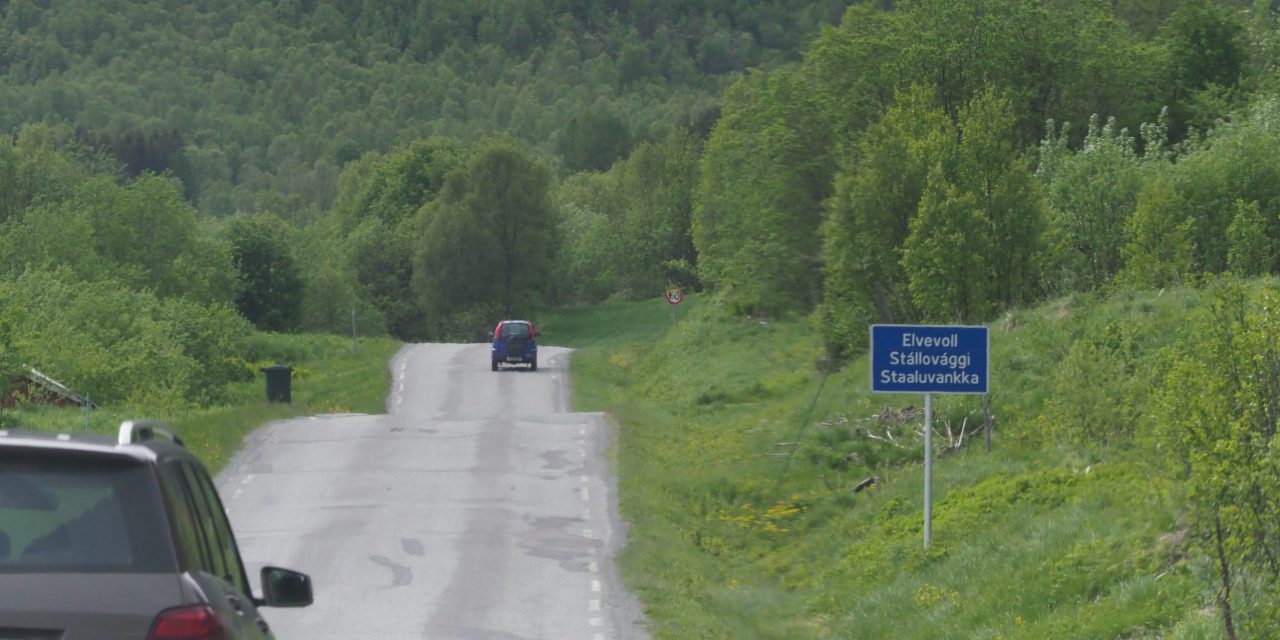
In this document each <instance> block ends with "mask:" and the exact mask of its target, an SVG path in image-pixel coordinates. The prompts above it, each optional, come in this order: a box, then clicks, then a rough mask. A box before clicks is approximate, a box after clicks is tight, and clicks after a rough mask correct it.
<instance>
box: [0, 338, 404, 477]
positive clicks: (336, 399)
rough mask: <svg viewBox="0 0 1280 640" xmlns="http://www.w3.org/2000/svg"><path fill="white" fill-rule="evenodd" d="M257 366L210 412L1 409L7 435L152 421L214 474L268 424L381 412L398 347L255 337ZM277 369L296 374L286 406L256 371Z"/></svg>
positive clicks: (106, 429)
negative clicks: (272, 398)
mask: <svg viewBox="0 0 1280 640" xmlns="http://www.w3.org/2000/svg"><path fill="white" fill-rule="evenodd" d="M250 348H251V350H252V352H253V353H254V357H255V358H260V359H261V362H260V363H258V364H255V365H253V366H252V367H250V368H251V369H252V371H253V375H251V376H250V379H248V380H245V381H243V382H238V383H235V384H233V385H232V386H231V387H230V389H229V390H228V393H227V398H226V399H225V400H224V401H223V402H221V403H219V404H216V405H213V406H209V407H189V406H184V407H135V406H106V407H101V408H99V409H98V410H95V411H93V412H88V413H86V412H84V411H81V410H79V409H67V408H53V407H23V408H19V409H15V410H6V411H5V412H4V415H3V418H4V420H3V424H4V425H6V426H7V427H9V428H26V429H36V430H42V431H58V432H75V431H90V432H94V433H101V434H107V435H114V434H115V432H116V429H117V428H118V427H119V425H120V422H121V421H123V420H129V419H138V418H153V419H160V420H163V421H165V422H168V423H169V424H170V425H172V426H173V428H174V430H175V431H177V432H178V433H179V434H180V435H181V436H182V437H183V439H184V440H185V441H186V446H187V447H188V448H189V449H190V450H191V451H192V452H194V453H195V454H196V455H197V456H199V457H200V458H201V459H202V460H204V462H205V464H207V465H208V466H209V468H210V470H212V471H214V472H216V471H218V470H220V469H221V468H222V467H223V465H225V464H226V463H227V462H228V461H229V460H230V459H231V457H232V456H233V455H234V454H235V453H236V452H237V451H238V450H239V449H240V447H241V445H242V443H243V440H244V437H245V436H246V435H248V434H249V433H250V432H252V431H253V430H255V429H257V428H258V427H260V426H263V425H265V424H267V423H268V422H271V421H273V420H282V419H286V418H293V417H298V416H306V415H316V414H324V413H382V412H383V411H384V406H385V403H386V397H387V390H388V389H389V388H390V384H391V382H390V381H391V372H390V369H389V360H390V359H391V356H392V355H394V354H395V352H396V350H397V349H399V348H400V343H399V342H396V341H393V340H386V339H362V340H360V341H359V343H358V344H357V345H356V348H355V349H353V348H352V344H351V339H350V338H340V337H335V336H322V335H285V334H260V335H258V336H256V337H255V338H254V339H253V343H252V344H251V345H250ZM275 363H283V364H288V365H290V366H292V367H293V368H294V371H293V379H292V383H291V394H290V395H291V401H292V402H291V404H288V405H284V404H278V403H268V402H267V401H266V387H265V382H264V376H263V374H261V373H258V372H257V370H258V368H260V367H261V366H264V365H267V364H275Z"/></svg>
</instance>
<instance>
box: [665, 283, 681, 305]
mask: <svg viewBox="0 0 1280 640" xmlns="http://www.w3.org/2000/svg"><path fill="white" fill-rule="evenodd" d="M666 296H667V304H680V303H681V302H682V301H684V292H683V291H681V290H680V287H670V288H668V289H667V293H666Z"/></svg>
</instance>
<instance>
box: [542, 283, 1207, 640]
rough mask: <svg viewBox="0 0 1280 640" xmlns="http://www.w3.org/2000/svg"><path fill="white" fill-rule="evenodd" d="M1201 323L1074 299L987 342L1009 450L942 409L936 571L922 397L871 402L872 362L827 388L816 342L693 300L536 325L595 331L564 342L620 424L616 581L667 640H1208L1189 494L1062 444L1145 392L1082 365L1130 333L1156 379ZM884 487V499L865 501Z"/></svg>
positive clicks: (1102, 368)
mask: <svg viewBox="0 0 1280 640" xmlns="http://www.w3.org/2000/svg"><path fill="white" fill-rule="evenodd" d="M1201 303H1202V301H1201V299H1200V296H1199V294H1197V293H1196V292H1194V291H1179V292H1171V293H1153V294H1149V295H1147V294H1143V295H1137V294H1131V295H1124V296H1120V297H1117V298H1115V299H1110V300H1102V299H1095V298H1086V297H1079V298H1072V299H1067V300H1061V301H1057V302H1055V303H1052V304H1049V305H1045V306H1043V307H1040V308H1036V309H1030V310H1025V311H1019V312H1016V313H1013V314H1010V315H1009V316H1007V317H1005V318H1003V319H1002V320H1001V321H1000V322H999V323H997V324H996V325H993V326H992V348H993V362H992V380H993V390H994V392H993V396H992V404H993V406H994V409H995V413H996V417H997V426H996V431H995V435H994V437H993V450H992V452H991V453H987V452H986V451H985V447H984V446H983V442H982V437H981V434H980V433H976V432H975V431H974V427H975V426H976V425H977V424H979V423H980V422H981V409H980V401H979V400H978V399H976V398H970V397H959V396H953V397H940V398H936V399H935V409H936V417H935V429H936V431H935V434H936V435H935V439H934V440H935V444H936V445H938V446H939V447H940V450H939V451H938V452H937V453H938V455H939V461H938V463H937V465H936V466H935V472H934V495H935V509H934V514H933V517H934V539H933V544H932V545H931V546H930V548H929V549H928V550H927V551H926V550H925V549H923V545H922V531H921V529H922V513H921V512H922V473H921V468H920V464H919V461H920V458H921V441H920V438H919V436H920V433H921V432H920V428H921V426H922V419H921V417H920V416H919V412H918V407H920V406H921V399H920V398H918V397H914V396H898V395H895V396H875V395H872V394H870V393H869V392H868V391H867V389H868V386H869V385H868V382H867V375H868V373H867V363H866V362H865V360H863V361H858V362H853V363H849V364H848V366H846V367H844V368H843V369H842V370H840V371H837V372H833V373H831V374H829V375H827V376H825V379H824V373H823V371H822V366H821V365H822V362H821V353H822V350H821V345H820V343H819V339H818V336H817V333H816V332H815V331H814V330H813V328H812V327H811V326H810V325H809V323H808V322H807V321H806V320H804V319H790V320H787V319H784V320H781V321H771V322H759V321H753V320H748V319H742V318H733V317H729V316H728V315H726V314H723V313H721V312H720V311H719V310H718V309H717V307H716V304H715V303H714V301H711V300H700V301H698V302H696V303H695V304H696V305H697V309H694V310H691V312H690V313H688V314H686V315H684V316H682V318H681V321H680V322H679V323H678V324H676V325H674V326H672V324H671V321H670V315H669V310H668V309H664V308H663V307H665V306H666V305H665V304H660V303H658V302H646V303H636V304H621V305H607V306H605V307H599V308H594V309H579V310H570V311H569V312H568V314H567V315H565V316H560V315H551V316H550V317H548V318H546V319H544V321H543V324H544V327H545V328H546V334H547V336H548V338H551V339H554V337H555V336H556V334H557V333H558V332H557V330H556V329H557V327H558V326H567V325H568V324H569V323H568V322H566V320H569V319H571V320H572V323H575V324H574V326H582V327H586V326H592V327H595V329H594V333H593V334H592V335H589V336H585V334H583V335H584V336H585V337H579V336H576V335H575V336H574V338H573V339H572V340H567V341H566V343H567V344H569V345H570V346H577V347H579V351H578V352H577V353H576V354H575V356H574V364H573V371H572V375H573V388H574V394H575V405H576V408H578V409H581V410H593V411H598V410H603V411H609V412H610V413H612V414H613V415H614V416H615V418H617V420H618V421H619V423H620V424H621V425H622V429H621V436H620V439H619V444H618V451H617V466H618V471H619V475H620V493H621V507H622V512H623V515H624V517H625V518H626V519H627V520H628V521H629V523H630V530H629V545H628V547H627V549H626V550H625V552H624V555H623V557H622V559H621V563H622V568H623V572H624V575H625V578H626V580H627V581H628V582H629V584H630V585H631V586H632V587H633V588H634V589H635V590H636V592H637V593H638V595H639V596H640V598H641V600H642V602H643V603H644V606H645V608H646V610H647V613H648V617H649V619H650V622H651V625H652V631H653V633H654V636H655V638H671V639H677V638H679V639H691V638H777V639H779V640H781V639H784V638H785V639H796V638H921V639H925V638H928V639H936V638H992V639H995V638H1005V639H1013V638H1027V639H1032V638H1079V639H1082V640H1083V639H1086V638H1087V639H1092V638H1180V639H1191V638H1217V637H1221V627H1220V622H1219V620H1218V619H1217V618H1216V617H1215V614H1214V606H1213V603H1214V591H1213V579H1212V573H1211V570H1210V568H1209V567H1208V566H1206V565H1205V564H1204V563H1203V562H1202V561H1200V560H1196V559H1195V557H1194V556H1193V555H1192V554H1190V553H1189V552H1188V550H1187V542H1186V532H1185V530H1184V525H1183V524H1182V523H1181V519H1182V517H1183V516H1184V505H1185V500H1186V495H1185V488H1184V487H1182V486H1181V484H1180V483H1179V482H1178V481H1177V480H1176V479H1175V478H1173V477H1172V476H1170V475H1169V474H1165V473H1163V472H1162V470H1161V469H1160V468H1159V464H1160V463H1159V462H1158V461H1157V460H1153V459H1149V457H1148V456H1147V455H1146V451H1147V450H1146V449H1145V448H1144V447H1145V444H1144V443H1142V442H1141V439H1140V438H1139V440H1138V443H1137V444H1135V445H1130V446H1116V445H1110V444H1107V443H1105V442H1099V441H1081V440H1080V439H1078V438H1075V437H1069V436H1067V435H1063V434H1061V433H1059V432H1058V430H1057V429H1056V428H1055V425H1057V424H1059V423H1061V422H1063V421H1068V420H1088V419H1090V417H1091V416H1090V415H1089V412H1090V411H1096V412H1099V413H1101V412H1112V413H1116V414H1119V415H1123V414H1124V411H1125V407H1124V406H1123V405H1124V403H1126V402H1129V401H1131V400H1134V398H1135V396H1136V395H1138V394H1141V393H1142V387H1143V385H1144V384H1146V383H1148V382H1149V380H1148V379H1146V378H1144V377H1143V376H1142V375H1141V371H1138V372H1130V375H1129V378H1131V379H1128V380H1127V381H1126V382H1125V384H1118V383H1113V381H1110V380H1107V379H1106V378H1105V375H1108V371H1107V367H1108V366H1111V365H1110V364H1109V363H1108V362H1107V361H1105V360H1106V359H1105V358H1101V357H1099V358H1095V360H1097V362H1093V361H1091V360H1090V356H1089V354H1088V353H1084V354H1081V348H1080V347H1079V346H1078V345H1080V344H1091V341H1093V340H1094V338H1097V337H1099V336H1112V335H1115V334H1118V335H1121V336H1123V337H1124V338H1123V340H1121V342H1122V343H1123V344H1124V345H1125V349H1128V350H1129V351H1130V352H1132V354H1134V356H1133V361H1131V362H1129V363H1128V365H1129V366H1132V365H1133V364H1134V362H1137V363H1141V362H1144V360H1142V358H1147V357H1150V358H1154V357H1156V354H1158V353H1160V352H1161V350H1162V349H1164V348H1166V347H1167V346H1169V345H1170V344H1173V343H1174V341H1175V340H1177V339H1178V338H1179V337H1180V336H1181V335H1182V330H1181V329H1180V327H1181V326H1182V325H1183V324H1184V323H1185V318H1186V317H1187V315H1188V314H1189V313H1193V312H1195V310H1196V309H1198V308H1199V306H1200V305H1201ZM591 318H594V319H595V321H594V322H593V321H591ZM663 320H665V323H664V322H662V321H663ZM562 323H563V324H562ZM1138 368H1139V369H1140V368H1141V367H1138ZM1112 373H1115V374H1116V375H1120V374H1123V373H1124V372H1123V371H1119V372H1112ZM1100 376H1102V377H1100ZM962 430H963V431H964V434H965V436H964V439H963V443H962V442H961V439H960V437H959V436H960V433H961V431H962ZM948 434H950V435H948ZM871 477H875V478H878V479H879V489H878V490H876V489H871V490H864V491H860V492H855V491H854V490H853V488H854V487H855V486H857V485H858V484H859V483H860V482H862V481H863V480H865V479H867V478H871Z"/></svg>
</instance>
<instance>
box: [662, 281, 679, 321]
mask: <svg viewBox="0 0 1280 640" xmlns="http://www.w3.org/2000/svg"><path fill="white" fill-rule="evenodd" d="M663 296H664V297H665V298H666V299H667V304H669V305H671V324H675V323H676V305H678V304H680V303H681V302H684V292H683V291H681V290H680V287H677V286H675V285H671V286H670V287H667V292H666V293H665V294H663Z"/></svg>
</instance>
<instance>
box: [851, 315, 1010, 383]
mask: <svg viewBox="0 0 1280 640" xmlns="http://www.w3.org/2000/svg"><path fill="white" fill-rule="evenodd" d="M989 345H990V339H989V337H988V333H987V328H986V327H962V326H939V325H900V324H875V325H871V390H872V391H873V392H876V393H986V392H987V369H988V366H987V365H988V358H987V352H988V351H989V349H988V347H989Z"/></svg>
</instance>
